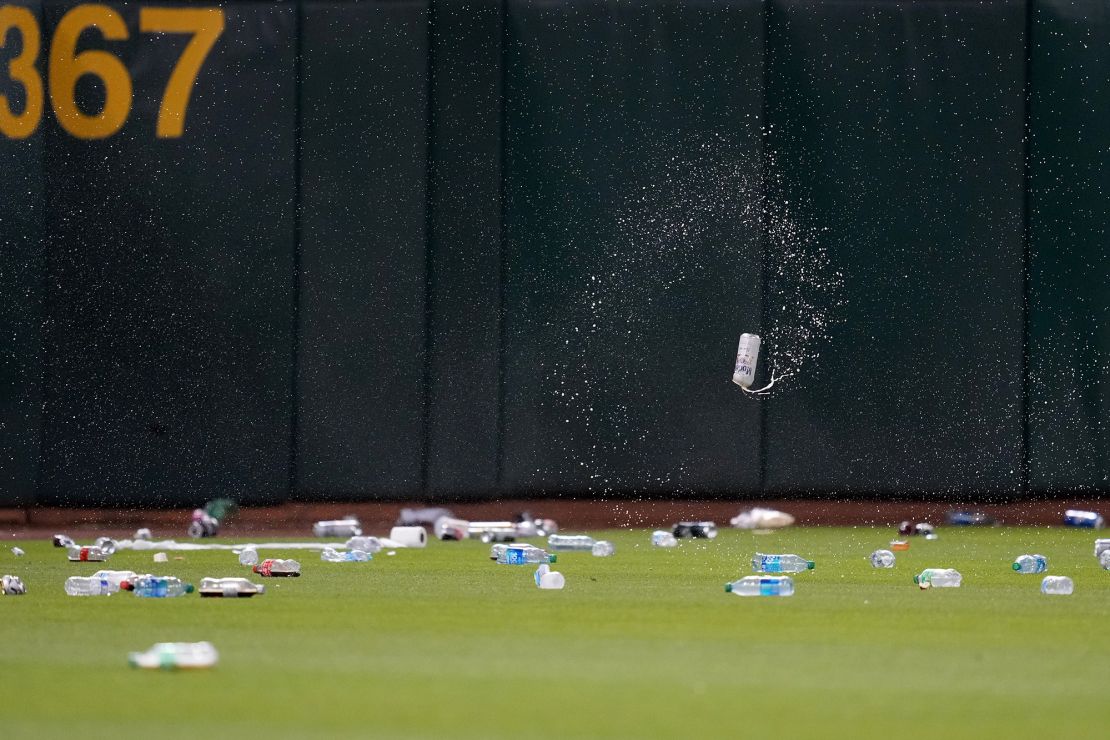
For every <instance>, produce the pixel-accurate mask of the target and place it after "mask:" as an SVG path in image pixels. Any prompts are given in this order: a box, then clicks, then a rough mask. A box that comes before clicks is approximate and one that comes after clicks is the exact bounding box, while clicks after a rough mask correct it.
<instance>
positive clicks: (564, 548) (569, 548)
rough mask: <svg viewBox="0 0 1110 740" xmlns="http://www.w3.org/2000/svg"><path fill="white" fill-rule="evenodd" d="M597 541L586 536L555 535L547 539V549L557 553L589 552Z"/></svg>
mask: <svg viewBox="0 0 1110 740" xmlns="http://www.w3.org/2000/svg"><path fill="white" fill-rule="evenodd" d="M594 544H595V540H594V538H593V537H589V536H587V535H584V534H553V535H551V536H550V537H548V538H547V549H549V550H553V551H555V552H578V551H581V552H588V551H590V550H593V548H594Z"/></svg>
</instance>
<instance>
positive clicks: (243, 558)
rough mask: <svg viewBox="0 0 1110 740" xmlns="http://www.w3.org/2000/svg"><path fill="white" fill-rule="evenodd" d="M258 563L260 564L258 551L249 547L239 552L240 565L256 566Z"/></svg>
mask: <svg viewBox="0 0 1110 740" xmlns="http://www.w3.org/2000/svg"><path fill="white" fill-rule="evenodd" d="M256 563H258V550H255V549H254V548H253V547H247V548H244V549H243V550H241V551H240V552H239V565H255V564H256Z"/></svg>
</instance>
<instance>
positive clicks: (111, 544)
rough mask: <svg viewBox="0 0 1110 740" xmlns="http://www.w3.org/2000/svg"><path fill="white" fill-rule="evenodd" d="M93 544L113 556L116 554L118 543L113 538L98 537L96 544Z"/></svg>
mask: <svg viewBox="0 0 1110 740" xmlns="http://www.w3.org/2000/svg"><path fill="white" fill-rule="evenodd" d="M93 544H94V545H96V546H97V547H99V548H100V549H101V550H103V551H104V552H106V553H108V554H109V555H113V554H115V552H116V541H115V540H113V539H112V538H111V537H97V538H96V542H94V543H93Z"/></svg>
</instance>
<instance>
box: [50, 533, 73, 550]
mask: <svg viewBox="0 0 1110 740" xmlns="http://www.w3.org/2000/svg"><path fill="white" fill-rule="evenodd" d="M53 542H54V547H73V546H74V545H76V544H77V543H76V542H74V541H73V539H72V538H71V537H70V536H69V535H65V534H56V535H54V539H53Z"/></svg>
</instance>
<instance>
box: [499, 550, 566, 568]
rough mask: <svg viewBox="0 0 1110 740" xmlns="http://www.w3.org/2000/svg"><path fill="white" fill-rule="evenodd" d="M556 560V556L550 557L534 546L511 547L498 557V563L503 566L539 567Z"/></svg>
mask: <svg viewBox="0 0 1110 740" xmlns="http://www.w3.org/2000/svg"><path fill="white" fill-rule="evenodd" d="M555 560H556V557H555V555H548V554H547V552H546V551H544V550H541V549H540V548H538V547H536V546H534V545H509V546H508V547H506V548H505V549H504V550H502V551H501V552H500V553H498V555H497V562H498V563H500V564H501V565H539V564H540V563H554V562H555Z"/></svg>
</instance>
